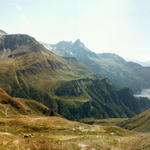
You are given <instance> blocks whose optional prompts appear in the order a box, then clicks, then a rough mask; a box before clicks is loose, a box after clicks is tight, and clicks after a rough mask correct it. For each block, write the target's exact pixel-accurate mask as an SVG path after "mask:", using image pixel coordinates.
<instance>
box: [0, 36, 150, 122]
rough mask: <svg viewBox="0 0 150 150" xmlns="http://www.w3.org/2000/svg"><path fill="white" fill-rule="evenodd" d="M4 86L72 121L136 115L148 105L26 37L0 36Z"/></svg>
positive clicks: (0, 70) (0, 79) (1, 83)
mask: <svg viewBox="0 0 150 150" xmlns="http://www.w3.org/2000/svg"><path fill="white" fill-rule="evenodd" d="M77 43H78V44H79V42H77ZM0 87H1V88H3V89H4V90H6V91H7V92H8V93H9V94H10V95H11V96H15V97H22V98H28V99H35V100H37V101H38V102H40V103H43V104H45V105H46V106H48V107H49V108H50V109H52V110H54V111H55V112H56V113H58V114H60V115H62V116H64V117H66V118H68V119H72V120H79V119H81V118H86V117H94V118H109V117H113V118H116V117H132V116H134V115H136V114H138V113H140V112H142V111H144V110H146V109H147V108H149V107H150V101H149V100H143V101H140V100H138V99H136V98H134V97H133V93H132V92H131V91H130V90H129V89H128V88H125V89H118V88H116V86H114V85H113V84H112V82H111V81H110V80H108V79H107V78H103V77H99V76H96V75H94V73H93V72H92V70H90V69H89V68H88V67H86V66H85V65H82V64H81V63H79V62H78V61H77V60H76V59H75V58H63V57H60V56H57V55H55V54H53V53H52V52H50V51H49V50H47V49H46V48H44V47H43V46H42V45H41V44H39V42H37V41H36V40H35V39H34V38H32V37H30V36H28V35H22V34H14V35H10V34H6V35H3V36H1V37H0Z"/></svg>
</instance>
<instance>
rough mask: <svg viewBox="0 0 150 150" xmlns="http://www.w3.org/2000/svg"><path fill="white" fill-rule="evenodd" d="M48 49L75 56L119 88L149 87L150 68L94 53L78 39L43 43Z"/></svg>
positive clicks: (135, 90) (114, 56)
mask: <svg viewBox="0 0 150 150" xmlns="http://www.w3.org/2000/svg"><path fill="white" fill-rule="evenodd" d="M44 45H45V47H47V48H48V49H49V50H50V51H52V52H54V53H55V54H57V55H59V56H63V57H75V58H76V59H77V60H78V61H80V62H81V63H83V64H85V65H87V66H88V67H90V68H91V69H92V70H93V71H94V72H95V73H96V74H100V75H101V76H104V77H107V78H109V79H110V80H111V81H112V82H113V83H114V84H116V85H117V86H119V87H120V88H123V87H129V88H130V89H132V91H134V92H139V91H140V90H142V89H143V88H150V78H149V76H150V68H149V67H143V66H141V65H139V64H137V63H134V62H127V61H126V60H125V59H123V58H122V57H120V56H118V55H116V54H112V53H101V54H96V53H94V52H92V51H91V50H90V49H88V48H87V47H86V46H85V45H84V44H83V43H82V42H81V41H80V40H79V39H78V40H76V41H75V42H74V43H73V42H66V41H61V42H59V43H57V44H44Z"/></svg>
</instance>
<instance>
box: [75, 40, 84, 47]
mask: <svg viewBox="0 0 150 150" xmlns="http://www.w3.org/2000/svg"><path fill="white" fill-rule="evenodd" d="M74 45H77V46H79V47H85V45H84V44H83V43H82V42H81V40H80V39H77V40H76V41H75V42H74Z"/></svg>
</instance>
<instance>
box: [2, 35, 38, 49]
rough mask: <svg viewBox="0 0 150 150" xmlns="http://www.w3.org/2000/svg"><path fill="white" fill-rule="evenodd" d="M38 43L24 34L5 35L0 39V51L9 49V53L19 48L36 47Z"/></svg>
mask: <svg viewBox="0 0 150 150" xmlns="http://www.w3.org/2000/svg"><path fill="white" fill-rule="evenodd" d="M37 44H38V42H37V41H36V40H35V39H34V38H32V37H30V36H29V35H26V34H6V35H3V36H1V37H0V51H2V50H4V49H10V50H11V51H13V50H15V49H17V48H18V47H20V46H27V45H32V46H33V45H37Z"/></svg>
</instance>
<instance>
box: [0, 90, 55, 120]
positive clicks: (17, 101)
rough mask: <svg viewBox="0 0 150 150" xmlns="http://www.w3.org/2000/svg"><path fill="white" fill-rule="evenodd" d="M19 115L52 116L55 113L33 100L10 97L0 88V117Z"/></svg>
mask: <svg viewBox="0 0 150 150" xmlns="http://www.w3.org/2000/svg"><path fill="white" fill-rule="evenodd" d="M20 114H23V115H53V114H55V113H54V112H53V111H52V110H50V109H49V108H48V107H46V106H45V105H43V104H40V103H38V102H37V101H35V100H29V99H23V98H14V97H11V96H9V95H8V94H7V93H6V92H5V91H4V90H2V89H1V88H0V117H8V116H12V115H20Z"/></svg>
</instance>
